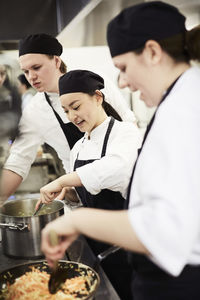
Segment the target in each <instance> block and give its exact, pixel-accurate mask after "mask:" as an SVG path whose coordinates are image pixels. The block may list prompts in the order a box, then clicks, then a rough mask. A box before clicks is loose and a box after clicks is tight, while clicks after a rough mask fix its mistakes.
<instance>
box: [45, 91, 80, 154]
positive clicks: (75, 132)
mask: <svg viewBox="0 0 200 300" xmlns="http://www.w3.org/2000/svg"><path fill="white" fill-rule="evenodd" d="M44 95H45V98H46V101H47V103H48V104H49V105H50V106H51V108H52V110H53V112H54V115H55V117H56V119H57V120H58V122H59V124H60V127H61V128H62V131H63V133H64V135H65V137H66V140H67V142H68V144H69V147H70V149H72V148H73V146H74V144H75V143H76V142H77V141H78V140H79V139H81V138H82V137H83V135H84V134H83V133H82V132H81V131H80V130H79V129H78V128H77V127H76V126H75V125H74V124H73V123H72V122H68V123H64V122H63V120H62V119H61V117H60V116H59V114H58V113H57V112H56V111H55V109H54V108H53V106H52V104H51V101H50V99H49V96H48V95H47V93H44Z"/></svg>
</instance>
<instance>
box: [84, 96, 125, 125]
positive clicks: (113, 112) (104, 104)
mask: <svg viewBox="0 0 200 300" xmlns="http://www.w3.org/2000/svg"><path fill="white" fill-rule="evenodd" d="M95 94H96V92H95V91H94V92H90V93H88V95H90V96H94V95H95ZM101 94H102V98H103V102H102V107H103V109H104V111H105V113H106V114H107V115H108V116H109V117H113V118H114V119H116V120H118V121H122V118H121V117H120V115H119V114H118V113H117V112H116V110H115V109H114V108H113V107H112V106H111V105H110V104H109V103H108V102H106V101H105V95H104V94H103V93H102V92H101Z"/></svg>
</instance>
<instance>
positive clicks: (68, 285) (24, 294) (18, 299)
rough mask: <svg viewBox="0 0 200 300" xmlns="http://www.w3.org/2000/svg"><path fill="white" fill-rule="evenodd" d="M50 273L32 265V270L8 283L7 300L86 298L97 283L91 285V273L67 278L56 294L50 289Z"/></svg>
mask: <svg viewBox="0 0 200 300" xmlns="http://www.w3.org/2000/svg"><path fill="white" fill-rule="evenodd" d="M49 277H50V275H49V274H48V273H47V272H46V271H40V270H38V269H36V268H34V267H32V271H31V272H26V273H25V274H24V275H22V276H21V277H19V278H17V279H15V282H14V283H13V284H9V283H8V284H7V287H6V289H5V291H4V296H5V299H7V300H39V299H45V300H46V299H50V300H54V299H55V300H59V299H66V300H73V299H82V300H83V299H85V298H87V296H88V295H89V293H91V292H92V291H93V290H94V288H95V285H94V284H93V285H91V281H90V279H89V275H80V276H76V277H74V278H71V279H66V281H65V282H64V283H63V284H62V287H61V289H60V290H59V291H58V292H57V293H56V294H54V295H52V294H50V293H49V291H48V281H49Z"/></svg>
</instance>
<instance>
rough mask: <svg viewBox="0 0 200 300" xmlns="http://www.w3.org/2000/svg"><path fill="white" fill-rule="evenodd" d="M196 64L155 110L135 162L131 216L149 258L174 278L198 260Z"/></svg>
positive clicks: (199, 94) (199, 104) (199, 71)
mask: <svg viewBox="0 0 200 300" xmlns="http://www.w3.org/2000/svg"><path fill="white" fill-rule="evenodd" d="M199 127H200V68H198V67H192V68H190V69H189V70H187V71H186V72H185V73H184V74H183V75H182V76H181V77H180V78H179V79H178V81H177V82H176V84H175V86H174V87H173V89H172V90H171V92H170V94H169V95H168V96H167V97H166V99H165V100H164V102H163V103H161V105H160V107H159V108H158V111H157V114H156V117H155V120H154V123H153V125H152V128H151V130H150V132H149V134H148V136H147V139H146V141H145V143H144V146H143V149H142V151H141V154H140V156H139V158H138V162H137V164H136V169H135V173H134V177H133V182H132V189H131V194H130V202H129V220H130V222H131V225H132V227H133V229H134V231H135V232H136V234H137V236H138V238H139V239H140V241H141V242H142V243H143V244H144V245H145V247H146V248H147V249H148V250H149V252H150V253H151V256H150V259H151V260H152V261H153V262H154V263H155V264H157V265H158V266H160V267H161V268H163V269H164V270H165V271H167V272H169V273H170V274H172V275H174V276H178V275H179V274H180V272H181V271H182V270H183V268H184V266H185V265H186V264H192V265H197V264H198V265H199V264H200V185H199V180H200V130H199Z"/></svg>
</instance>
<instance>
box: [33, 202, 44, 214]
mask: <svg viewBox="0 0 200 300" xmlns="http://www.w3.org/2000/svg"><path fill="white" fill-rule="evenodd" d="M43 206H44V203H42V202H41V203H40V205H39V206H38V208H37V209H36V210H35V212H34V214H33V216H35V215H37V213H38V212H39V211H40V209H41V208H42V207H43Z"/></svg>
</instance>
